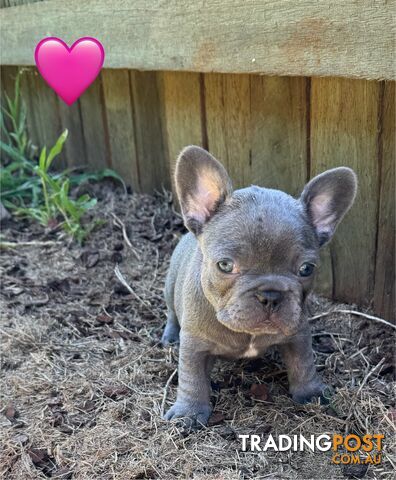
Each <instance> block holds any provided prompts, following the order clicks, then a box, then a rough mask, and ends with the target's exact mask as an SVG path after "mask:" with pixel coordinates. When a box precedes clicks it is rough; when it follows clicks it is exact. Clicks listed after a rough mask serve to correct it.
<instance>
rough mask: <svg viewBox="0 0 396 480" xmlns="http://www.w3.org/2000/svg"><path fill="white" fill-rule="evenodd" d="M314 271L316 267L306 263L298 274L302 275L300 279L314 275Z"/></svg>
mask: <svg viewBox="0 0 396 480" xmlns="http://www.w3.org/2000/svg"><path fill="white" fill-rule="evenodd" d="M314 270H315V265H314V264H313V263H309V262H305V263H303V264H302V265H301V267H300V268H299V270H298V274H299V275H300V277H309V276H310V275H312V274H313V271H314Z"/></svg>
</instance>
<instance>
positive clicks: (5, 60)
mask: <svg viewBox="0 0 396 480" xmlns="http://www.w3.org/2000/svg"><path fill="white" fill-rule="evenodd" d="M23 3H32V2H31V1H20V0H16V1H14V0H0V5H2V6H6V7H8V8H1V9H0V22H1V26H2V28H1V29H0V41H1V44H2V52H1V63H2V64H3V65H7V66H5V67H4V66H3V68H2V73H1V80H2V91H11V90H12V88H13V82H14V78H15V75H16V72H17V68H18V66H21V65H22V66H26V67H24V72H23V75H22V94H23V97H24V99H25V101H26V104H27V106H28V128H29V135H30V136H31V138H32V139H33V141H34V142H35V143H36V144H37V145H44V144H46V145H50V144H52V143H53V142H54V141H55V139H56V138H57V136H58V135H59V134H60V133H61V131H62V130H63V129H64V128H68V129H69V132H70V138H69V139H68V141H67V143H66V147H65V152H64V155H63V158H62V162H63V165H66V164H67V165H89V166H91V167H92V168H100V167H104V166H109V167H112V168H114V169H115V170H117V171H118V172H119V173H121V175H122V176H123V177H124V178H125V180H126V182H127V183H128V184H130V185H131V186H132V188H133V189H134V190H136V191H141V192H152V191H153V190H155V189H161V188H162V187H163V186H164V187H165V188H171V187H172V185H171V173H172V169H173V165H174V161H175V159H176V156H177V154H178V153H179V151H180V150H181V148H182V147H184V146H185V145H188V144H198V145H202V146H204V147H205V148H208V149H209V150H210V151H211V152H212V153H213V154H214V155H215V156H217V157H218V158H219V159H220V160H221V161H222V162H223V163H224V164H225V166H226V167H227V168H228V170H229V172H230V174H231V177H232V179H233V181H234V185H235V186H236V187H239V186H242V185H247V184H250V183H255V184H257V185H262V186H267V187H275V188H280V189H283V190H286V191H288V192H289V193H291V194H293V195H298V194H299V192H300V191H301V189H302V187H303V185H304V183H305V182H306V181H307V180H308V179H309V178H310V177H312V176H313V175H315V174H317V173H319V172H322V171H323V170H325V169H327V168H331V167H334V166H338V165H347V166H350V167H352V168H353V169H354V170H355V171H356V172H357V174H358V177H359V193H358V197H357V200H356V204H355V206H354V207H353V209H352V210H351V212H350V213H349V214H348V215H347V217H346V219H345V220H344V222H343V224H342V225H341V226H340V228H339V230H338V232H337V234H336V236H335V239H334V241H333V243H332V244H331V246H330V248H327V249H326V250H325V251H324V252H323V265H322V269H321V274H320V278H319V282H318V283H319V287H320V290H321V291H322V292H324V293H325V294H327V295H329V296H333V297H334V298H336V299H339V300H345V301H348V302H356V303H358V304H360V305H363V306H365V305H367V306H373V307H374V309H375V311H376V312H377V313H378V314H379V315H382V316H384V317H386V318H391V319H393V315H394V263H395V255H394V230H395V218H394V191H395V184H394V179H395V83H394V82H393V81H388V80H392V79H394V78H395V67H394V65H395V63H394V49H393V38H394V22H392V14H391V12H392V5H394V2H393V0H392V1H390V2H382V1H380V2H374V3H373V2H372V1H363V2H362V3H363V4H364V5H361V4H359V3H357V2H355V1H353V0H343V1H341V0H337V1H335V2H333V3H334V5H333V7H334V8H332V9H329V8H328V2H327V1H324V0H318V1H315V2H312V1H311V0H302V1H301V2H296V1H292V0H279V1H277V2H276V3H274V2H272V1H262V2H260V1H258V0H256V1H254V0H246V1H243V2H242V1H236V0H227V1H224V2H217V1H215V2H208V3H209V4H210V5H209V6H207V8H206V7H205V8H204V7H202V5H198V4H196V3H195V2H176V1H171V0H169V1H168V2H164V1H160V0H153V2H145V1H144V0H136V1H134V2H131V1H128V0H120V1H119V2H117V5H116V6H115V7H114V6H113V5H112V4H110V3H109V2H107V1H106V0H95V1H92V2H80V1H77V0H70V1H69V2H67V5H66V4H65V3H64V2H61V1H60V0H47V1H44V2H34V3H32V4H31V5H21V4H23ZM15 4H16V5H19V6H10V5H15ZM297 5H298V7H297ZM252 9H253V10H252ZM60 11H62V15H59V12H60ZM252 12H253V13H254V15H253V14H252ZM182 13H183V15H184V17H185V18H187V19H189V20H190V21H188V22H187V23H185V22H181V21H180V18H181V15H182ZM99 17H100V18H101V19H106V21H104V24H103V22H98V18H99ZM184 17H183V18H184ZM192 20H193V21H192ZM54 25H56V27H54ZM98 25H100V26H98ZM224 25H225V26H226V27H227V28H226V27H224ZM274 25H275V27H276V28H275V27H274ZM46 35H55V36H59V37H61V38H63V39H64V40H65V41H66V42H68V43H72V42H73V41H74V40H75V39H76V38H79V37H81V36H86V35H89V36H94V37H96V38H98V39H100V40H101V41H102V43H103V44H104V46H105V49H106V52H107V57H106V62H105V67H107V68H105V69H104V70H103V71H102V73H101V75H100V76H99V77H98V79H97V80H96V81H95V82H94V84H93V85H92V86H91V87H90V88H89V89H88V90H87V91H86V92H85V93H84V95H83V96H82V97H81V98H80V99H79V101H77V102H76V103H75V104H74V105H72V106H71V107H67V106H66V105H65V104H64V103H63V102H62V101H60V100H59V99H58V98H57V96H56V95H55V94H54V93H53V92H52V91H51V90H50V89H49V88H48V87H47V86H46V84H45V83H44V82H43V80H42V79H41V77H40V76H39V75H38V74H37V71H36V69H35V68H34V67H32V65H33V55H32V51H33V49H34V45H35V44H36V43H37V42H38V41H39V40H40V39H41V38H43V37H44V36H46ZM282 39H283V40H282ZM29 45H30V46H31V47H29V48H28V46H29ZM132 46H134V47H132ZM108 67H111V68H108ZM138 69H144V70H146V71H139V70H138ZM170 70H178V71H170ZM212 71H216V72H220V73H211V72H212ZM221 72H225V73H221ZM232 72H238V73H232ZM262 74H265V75H262ZM274 74H275V75H285V76H272V75H274ZM296 75H301V76H296ZM341 77H344V78H341ZM347 77H353V79H352V78H347ZM370 79H375V80H370ZM384 79H386V80H384Z"/></svg>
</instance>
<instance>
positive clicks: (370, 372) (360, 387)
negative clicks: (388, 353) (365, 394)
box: [356, 357, 385, 396]
mask: <svg viewBox="0 0 396 480" xmlns="http://www.w3.org/2000/svg"><path fill="white" fill-rule="evenodd" d="M384 362H385V357H383V358H382V360H381V361H379V362H378V363H377V365H374V367H373V368H372V369H371V370H370V371H369V372H368V374H367V375H366V376H365V377H364V378H363V381H362V383H361V384H360V385H359V388H358V391H357V392H356V396H357V395H359V393H360V392H361V390H362V388H363V387H364V386H365V385H366V383H367V380H368V379H369V378H370V377H371V375H372V374H373V373H374V372H375V371H376V370H377V369H378V368H379V367H380V366H381V365H382V364H383V363H384Z"/></svg>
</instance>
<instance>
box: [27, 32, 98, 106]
mask: <svg viewBox="0 0 396 480" xmlns="http://www.w3.org/2000/svg"><path fill="white" fill-rule="evenodd" d="M104 57H105V52H104V48H103V46H102V44H101V43H100V42H99V41H98V40H96V38H92V37H83V38H79V39H78V40H77V41H76V42H74V43H73V45H72V46H71V47H70V48H69V47H68V46H67V44H66V43H65V42H64V41H63V40H61V39H60V38H56V37H48V38H44V39H43V40H41V41H40V42H39V43H38V45H37V47H36V50H35V52H34V58H35V61H36V65H37V68H38V70H39V72H40V73H41V75H42V77H43V78H44V80H45V81H46V82H47V83H48V85H49V86H50V87H51V88H52V89H53V90H55V92H56V93H57V94H58V95H59V96H60V98H61V99H62V100H63V101H64V102H65V103H67V105H71V104H72V103H73V102H75V101H76V100H77V99H78V98H79V97H80V96H81V95H82V94H83V92H85V90H86V89H87V88H88V87H89V86H90V85H91V83H92V82H93V81H94V80H95V78H96V77H97V76H98V74H99V72H100V70H101V68H102V66H103V62H104Z"/></svg>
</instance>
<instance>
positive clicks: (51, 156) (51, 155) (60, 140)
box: [46, 129, 68, 170]
mask: <svg viewBox="0 0 396 480" xmlns="http://www.w3.org/2000/svg"><path fill="white" fill-rule="evenodd" d="M67 135H68V130H67V129H66V130H65V131H64V132H63V133H62V134H61V135H60V137H59V138H58V140H57V141H56V143H55V145H54V146H53V147H52V148H51V150H50V153H49V155H48V158H47V162H46V169H47V170H48V169H49V167H50V166H51V163H52V162H53V160H54V158H55V157H56V156H57V155H59V154H60V153H61V151H62V149H63V144H64V143H65V141H66V139H67Z"/></svg>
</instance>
